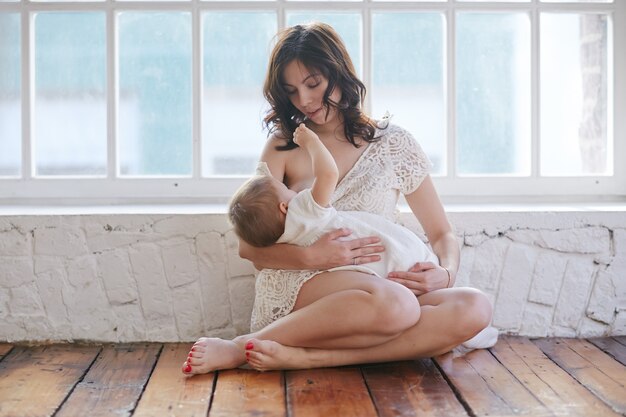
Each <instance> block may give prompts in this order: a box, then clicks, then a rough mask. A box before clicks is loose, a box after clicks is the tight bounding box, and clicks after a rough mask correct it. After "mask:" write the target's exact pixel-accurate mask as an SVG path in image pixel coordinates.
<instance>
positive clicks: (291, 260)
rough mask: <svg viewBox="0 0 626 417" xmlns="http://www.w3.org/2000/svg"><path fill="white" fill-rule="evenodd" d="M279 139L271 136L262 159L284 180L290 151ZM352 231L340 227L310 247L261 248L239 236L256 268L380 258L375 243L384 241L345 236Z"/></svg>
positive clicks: (242, 254) (330, 265)
mask: <svg viewBox="0 0 626 417" xmlns="http://www.w3.org/2000/svg"><path fill="white" fill-rule="evenodd" d="M277 141H278V139H276V138H274V137H273V138H270V140H268V142H267V144H266V146H265V149H264V150H263V153H262V154H261V161H263V162H265V163H266V164H267V166H268V168H269V170H270V172H271V173H272V175H273V176H274V178H276V179H278V180H279V181H283V182H284V177H285V172H286V165H287V161H288V154H289V152H290V151H282V152H281V151H277V150H276V149H275V146H276V144H277V143H278V142H277ZM351 233H352V232H351V231H350V230H348V229H337V230H334V231H331V232H328V233H326V234H324V235H322V237H320V238H319V239H318V240H317V242H315V243H314V244H313V245H311V246H308V247H300V246H295V245H289V244H284V243H281V244H276V245H272V246H269V247H265V248H258V247H255V246H252V245H249V244H247V243H246V242H244V241H242V240H239V256H240V257H242V258H244V259H248V260H249V261H251V262H252V263H253V264H254V266H255V268H257V269H259V270H260V269H263V268H272V269H291V270H303V269H329V268H334V267H337V266H343V265H350V264H354V263H358V264H365V263H369V262H376V261H378V260H380V256H379V255H377V254H378V253H380V252H382V251H383V250H384V248H383V247H382V246H380V245H375V244H376V243H378V242H380V239H379V238H378V237H367V238H361V239H352V240H343V239H342V238H345V237H348V236H350V234H351Z"/></svg>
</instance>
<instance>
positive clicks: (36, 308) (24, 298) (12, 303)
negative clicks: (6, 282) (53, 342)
mask: <svg viewBox="0 0 626 417" xmlns="http://www.w3.org/2000/svg"><path fill="white" fill-rule="evenodd" d="M9 297H10V298H9V311H10V312H11V315H14V316H26V317H30V316H44V315H45V311H44V309H43V304H42V302H41V297H40V296H39V292H38V291H37V286H36V285H35V283H34V282H32V283H30V284H25V285H22V286H21V287H16V288H11V289H10V291H9Z"/></svg>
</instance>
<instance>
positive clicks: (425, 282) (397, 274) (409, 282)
mask: <svg viewBox="0 0 626 417" xmlns="http://www.w3.org/2000/svg"><path fill="white" fill-rule="evenodd" d="M387 278H388V279H390V280H392V281H394V282H397V283H398V284H402V285H404V286H405V287H407V288H408V289H409V290H411V291H412V292H413V293H414V294H415V295H422V294H426V293H427V292H431V291H434V290H439V289H441V288H446V287H447V285H448V283H449V279H448V272H447V271H446V270H445V269H444V268H442V267H441V266H439V265H437V264H434V263H433V262H418V263H416V264H415V265H413V266H412V267H411V268H410V269H409V270H408V271H406V272H404V271H393V272H390V273H389V274H388V275H387Z"/></svg>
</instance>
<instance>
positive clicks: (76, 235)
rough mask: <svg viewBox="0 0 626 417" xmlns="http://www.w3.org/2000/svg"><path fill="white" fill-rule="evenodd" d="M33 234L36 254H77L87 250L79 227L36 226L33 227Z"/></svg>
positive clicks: (84, 252)
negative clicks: (36, 227)
mask: <svg viewBox="0 0 626 417" xmlns="http://www.w3.org/2000/svg"><path fill="white" fill-rule="evenodd" d="M34 236H35V254H37V255H57V256H79V255H84V254H86V253H87V252H88V250H87V244H86V242H85V237H84V236H83V233H82V231H81V230H80V229H70V228H67V227H58V228H38V229H35V231H34Z"/></svg>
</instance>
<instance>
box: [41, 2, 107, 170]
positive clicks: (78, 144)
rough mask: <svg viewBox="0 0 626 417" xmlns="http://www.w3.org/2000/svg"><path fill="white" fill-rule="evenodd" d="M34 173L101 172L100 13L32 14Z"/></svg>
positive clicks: (103, 112) (103, 67)
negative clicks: (33, 49) (33, 38)
mask: <svg viewBox="0 0 626 417" xmlns="http://www.w3.org/2000/svg"><path fill="white" fill-rule="evenodd" d="M34 79H35V107H34V108H35V111H34V114H33V117H34V123H33V127H34V130H33V137H34V140H33V150H34V155H35V169H36V174H37V175H104V174H106V149H107V139H106V138H107V128H106V126H107V125H106V101H105V100H106V40H105V14H104V13H98V12H90V13H78V12H77V13H60V12H59V13H57V12H49V13H48V12H42V13H37V15H36V16H35V74H34Z"/></svg>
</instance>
